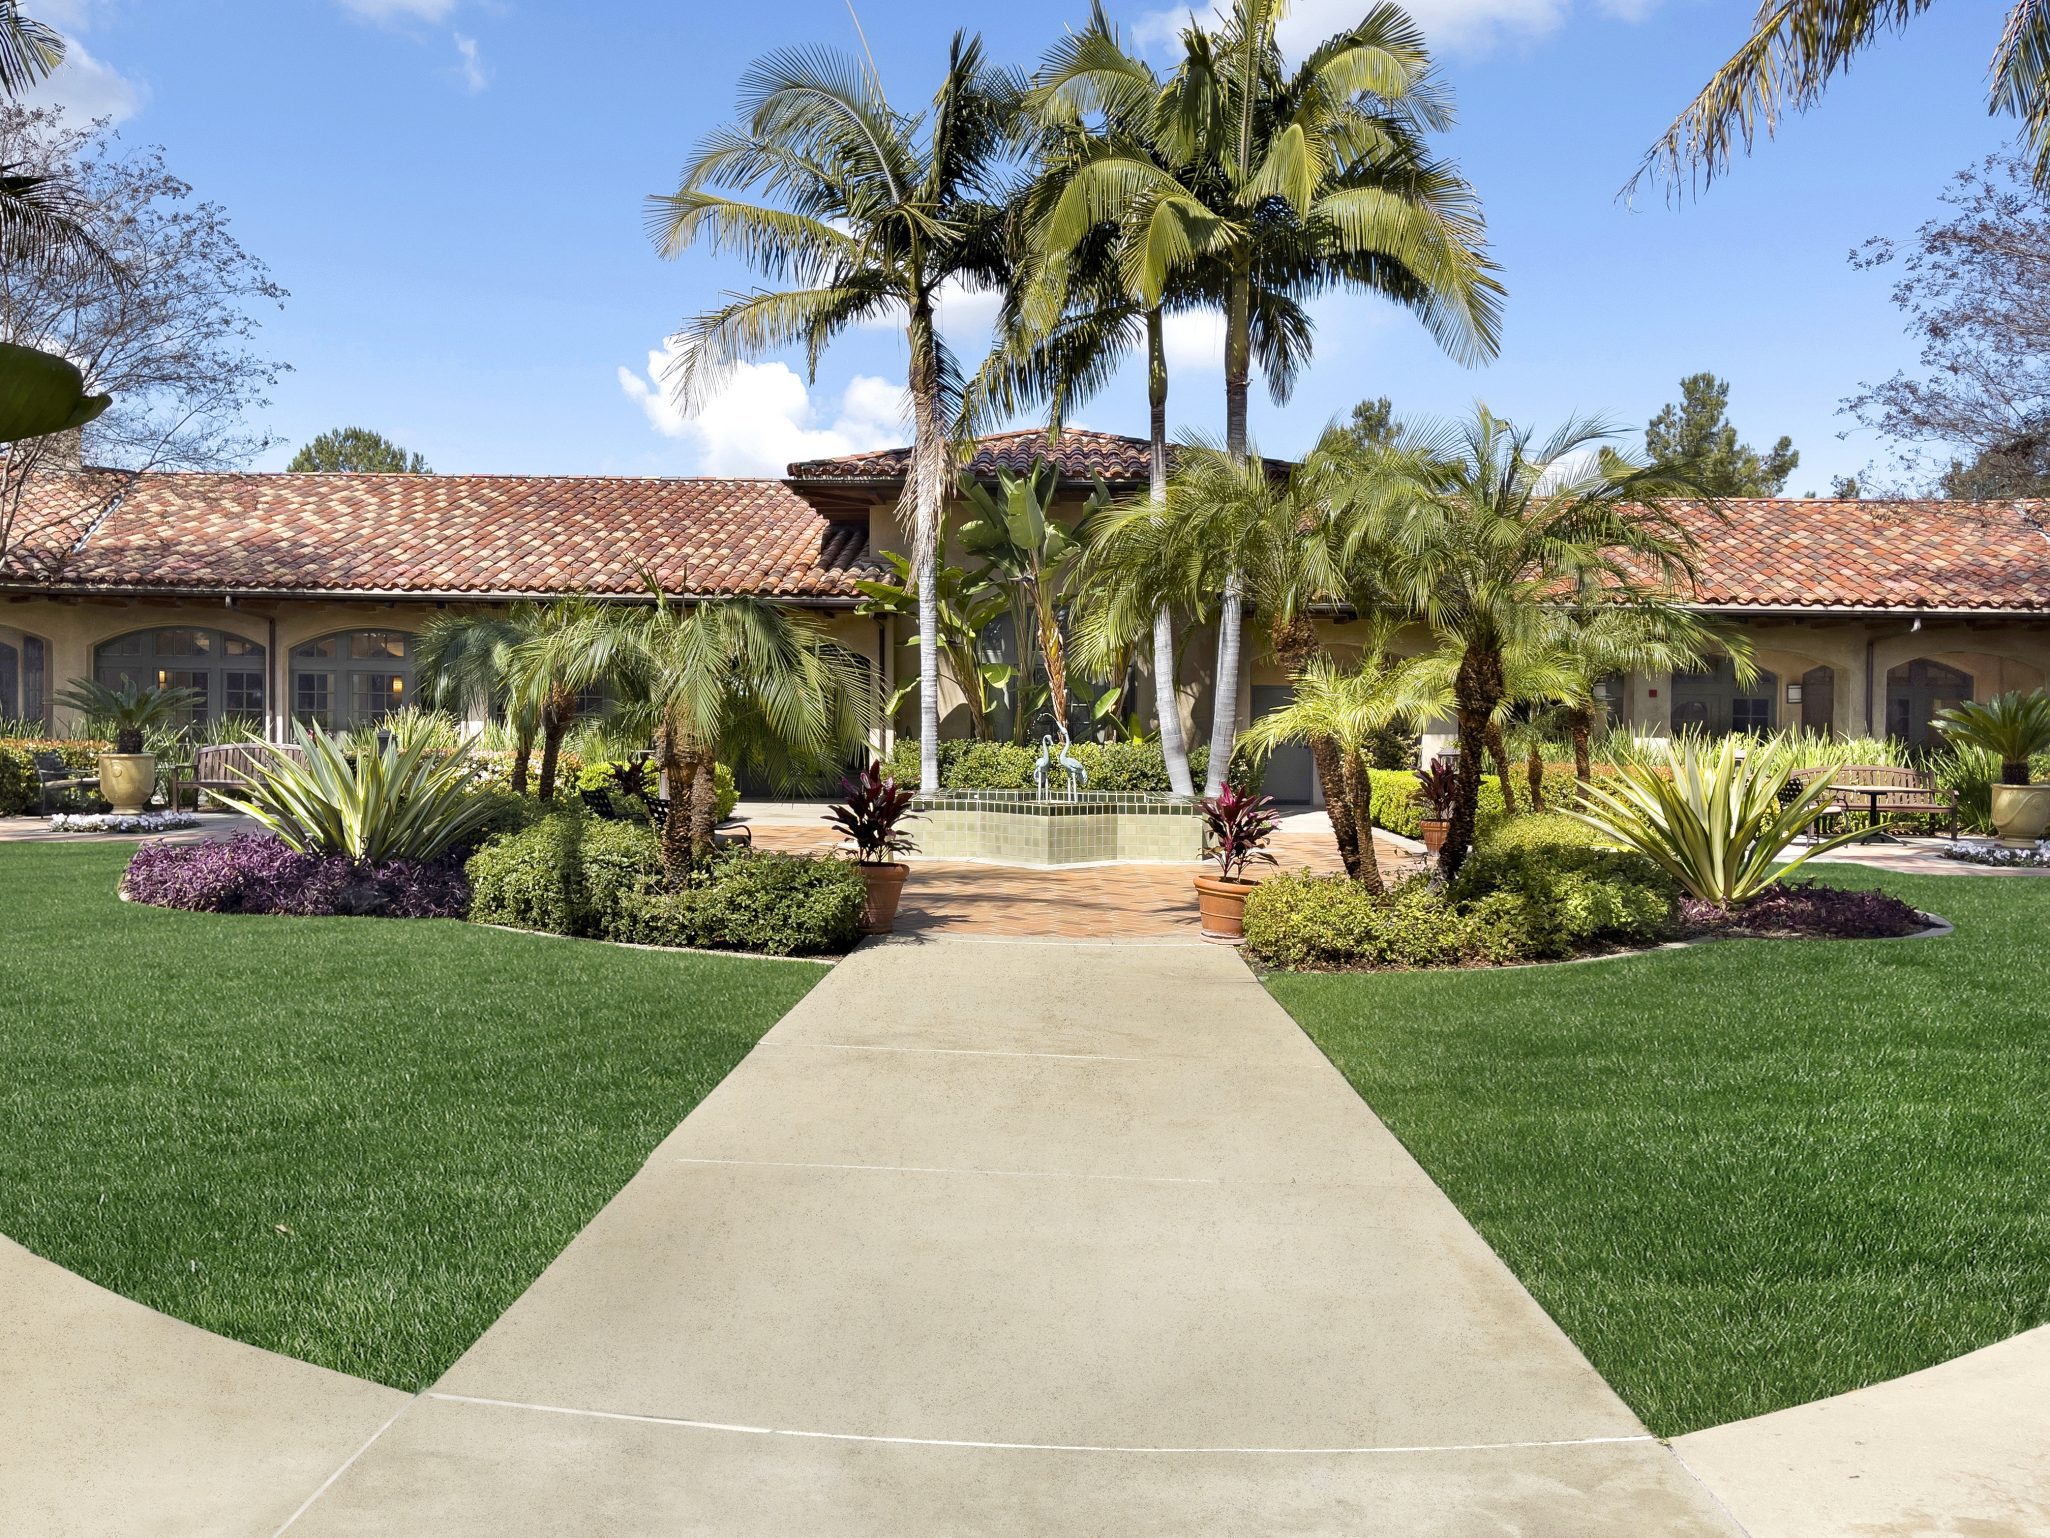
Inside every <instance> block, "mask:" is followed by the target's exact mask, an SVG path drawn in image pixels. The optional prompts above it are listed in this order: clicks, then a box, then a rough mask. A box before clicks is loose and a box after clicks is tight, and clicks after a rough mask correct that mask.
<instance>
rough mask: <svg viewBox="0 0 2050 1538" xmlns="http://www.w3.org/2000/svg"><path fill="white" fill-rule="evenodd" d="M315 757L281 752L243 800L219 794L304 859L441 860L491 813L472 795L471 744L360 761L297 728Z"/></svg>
mask: <svg viewBox="0 0 2050 1538" xmlns="http://www.w3.org/2000/svg"><path fill="white" fill-rule="evenodd" d="M293 735H294V736H295V737H297V739H298V741H299V745H300V747H302V748H303V749H304V750H305V755H306V761H305V762H304V763H303V764H302V763H297V762H295V761H293V760H292V759H289V758H287V757H286V756H285V755H284V754H282V753H280V754H276V755H274V756H272V757H271V758H270V759H269V761H268V762H266V763H264V764H263V765H261V766H260V767H258V768H257V769H256V770H255V771H254V772H253V774H252V776H251V778H250V782H249V784H248V786H247V787H246V788H245V790H244V791H243V793H242V794H241V795H234V794H231V793H226V792H221V791H215V792H214V793H213V794H214V798H215V799H216V800H218V801H220V802H221V803H222V804H223V805H225V806H230V807H233V808H234V809H235V810H236V811H238V812H245V813H247V814H248V815H249V816H251V817H253V818H255V819H256V820H257V821H258V822H259V823H261V824H262V825H263V826H264V827H265V828H267V829H269V830H270V831H271V832H272V833H275V834H276V835H277V836H278V837H279V838H281V839H283V840H284V841H285V843H286V844H288V845H289V846H290V847H292V848H293V849H297V850H299V851H300V852H302V853H304V854H327V855H346V856H347V857H348V858H350V859H352V860H357V861H360V862H362V863H365V864H373V865H374V864H381V863H383V862H384V861H387V860H432V859H435V858H436V857H438V856H440V855H443V854H446V853H447V852H448V850H449V849H450V847H451V846H453V845H454V844H455V843H456V842H457V841H458V840H459V839H461V838H463V837H464V836H465V835H467V834H470V833H473V832H475V831H476V830H477V829H478V828H479V827H480V826H482V825H483V823H484V821H485V819H486V818H488V817H489V816H490V815H491V806H490V803H489V802H488V800H486V799H485V798H484V797H481V796H478V795H476V794H475V792H474V790H473V780H474V776H473V774H472V770H471V765H470V762H469V744H467V743H465V744H463V745H462V746H461V747H459V748H457V749H455V750H454V751H448V750H445V749H437V748H435V747H434V746H433V744H432V742H431V740H430V739H429V738H427V737H425V736H421V737H417V738H415V739H414V740H413V741H412V742H411V743H409V744H407V745H406V746H404V747H401V746H399V745H398V744H397V743H392V744H389V745H387V746H385V747H383V748H370V749H367V750H365V751H363V752H359V753H357V754H356V755H355V756H354V758H353V759H352V758H351V757H350V756H349V754H348V753H346V752H345V751H344V750H343V745H342V744H341V743H340V742H338V741H337V740H336V739H335V738H333V737H330V736H329V735H328V734H327V733H326V732H324V731H322V730H321V729H320V728H319V727H317V726H316V727H314V728H313V729H312V730H311V731H308V730H307V729H306V728H304V727H296V726H295V727H294V728H293Z"/></svg>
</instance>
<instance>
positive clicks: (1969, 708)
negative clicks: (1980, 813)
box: [1932, 689, 2050, 844]
mask: <svg viewBox="0 0 2050 1538" xmlns="http://www.w3.org/2000/svg"><path fill="white" fill-rule="evenodd" d="M1932 724H1933V725H1934V726H1935V727H1936V729H1937V730H1938V731H1940V732H1942V733H1943V735H1944V737H1945V738H1946V739H1947V740H1948V741H1950V742H1951V743H1953V744H1955V745H1956V746H1958V747H1966V748H1977V749H1979V750H1980V751H1981V752H1984V753H1989V754H1991V755H1992V756H1993V757H1995V758H1997V759H1999V760H2000V778H1999V779H1998V780H1997V781H1995V782H1994V785H1993V796H1992V800H1993V808H1992V810H1993V831H1994V832H1995V833H1997V834H1998V835H1999V836H2000V838H2001V839H2002V840H2003V841H2004V842H2006V843H2011V844H2033V843H2035V842H2036V841H2037V840H2038V839H2040V838H2042V837H2043V836H2044V835H2045V834H2046V833H2050V785H2031V784H2030V783H2029V760H2030V759H2031V758H2033V757H2035V755H2036V754H2038V753H2045V752H2050V695H2045V694H2044V693H2043V691H2042V690H2040V689H2038V690H2037V691H2036V692H2035V693H2033V694H2021V693H2013V694H2001V695H1996V696H1995V697H1994V698H1992V699H1990V700H1984V701H1978V700H1965V701H1963V702H1962V703H1960V704H1956V705H1952V706H1950V707H1949V708H1948V709H1946V710H1940V711H1938V712H1937V713H1936V716H1935V719H1934V721H1933V723H1932Z"/></svg>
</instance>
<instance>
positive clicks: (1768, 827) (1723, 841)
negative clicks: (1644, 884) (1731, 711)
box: [1566, 737, 1864, 908]
mask: <svg viewBox="0 0 2050 1538" xmlns="http://www.w3.org/2000/svg"><path fill="white" fill-rule="evenodd" d="M1737 743H1738V739H1736V738H1735V737H1726V738H1724V739H1723V742H1722V744H1721V746H1720V747H1718V748H1716V749H1715V750H1714V753H1713V755H1712V756H1711V755H1710V753H1708V752H1707V751H1704V750H1702V749H1699V748H1696V747H1695V746H1694V745H1692V744H1689V745H1687V746H1684V747H1677V748H1674V749H1673V750H1672V752H1671V754H1670V763H1669V765H1668V768H1669V772H1670V778H1668V777H1667V775H1664V774H1660V773H1659V772H1658V771H1657V770H1656V769H1653V768H1649V767H1646V766H1645V765H1642V764H1630V765H1627V766H1625V767H1624V768H1623V770H1622V771H1621V772H1620V773H1618V774H1617V775H1616V776H1615V777H1614V778H1613V779H1608V780H1598V781H1595V782H1593V783H1591V784H1588V785H1585V786H1582V787H1581V792H1580V794H1581V805H1580V807H1579V808H1578V809H1577V810H1568V811H1567V813H1566V815H1567V816H1568V817H1571V818H1573V819H1574V820H1575V821H1576V822H1582V823H1585V824H1586V825H1587V826H1588V827H1590V828H1592V829H1594V831H1595V832H1597V833H1599V834H1601V835H1602V836H1603V837H1604V838H1607V839H1612V840H1614V841H1615V842H1616V843H1618V844H1620V845H1622V846H1623V847H1624V848H1625V849H1634V850H1635V851H1637V853H1639V854H1641V855H1643V856H1644V857H1645V858H1646V859H1648V860H1650V861H1651V862H1652V863H1653V864H1655V865H1657V866H1658V867H1659V868H1660V869H1661V870H1663V871H1665V872H1666V873H1667V874H1668V875H1670V876H1671V877H1672V878H1673V879H1674V880H1675V881H1677V882H1679V883H1680V885H1681V886H1682V887H1683V888H1684V889H1685V890H1686V892H1687V894H1688V895H1689V896H1690V897H1693V898H1695V899H1697V900H1698V901H1701V902H1706V903H1714V904H1715V905H1716V906H1718V907H1721V908H1732V907H1737V906H1739V905H1741V904H1743V903H1746V902H1749V901H1750V900H1751V899H1752V898H1754V897H1756V896H1757V895H1758V894H1759V893H1761V892H1763V891H1764V890H1765V889H1766V888H1767V887H1769V886H1771V885H1772V884H1773V883H1774V882H1776V881H1778V880H1779V879H1780V878H1781V877H1782V876H1785V875H1786V874H1787V873H1788V872H1790V871H1792V870H1793V869H1794V868H1795V867H1796V866H1798V865H1800V864H1802V863H1803V862H1804V861H1807V860H1810V859H1813V858H1814V857H1815V856H1816V855H1818V854H1822V853H1823V852H1825V851H1826V850H1830V849H1834V848H1836V847H1837V845H1839V844H1844V843H1848V842H1849V841H1850V840H1851V839H1853V838H1856V837H1859V836H1860V835H1861V834H1862V833H1863V832H1864V830H1863V829H1849V830H1847V831H1845V832H1843V833H1840V834H1838V835H1837V836H1836V837H1835V838H1831V839H1825V840H1822V841H1821V842H1819V843H1814V844H1810V845H1809V846H1808V847H1807V848H1806V849H1804V850H1802V851H1801V853H1800V854H1798V855H1796V856H1795V857H1794V858H1793V859H1791V860H1788V861H1787V863H1786V866H1785V868H1784V869H1781V870H1777V871H1776V870H1774V869H1773V867H1774V865H1775V864H1776V863H1777V862H1778V861H1779V860H1780V859H1781V858H1782V856H1783V855H1784V854H1785V853H1786V849H1787V846H1788V845H1789V844H1791V843H1792V842H1793V841H1794V839H1795V838H1796V837H1797V836H1798V835H1799V834H1800V833H1801V831H1802V830H1803V829H1804V828H1806V827H1807V826H1808V825H1809V823H1811V822H1813V821H1814V820H1815V817H1816V815H1817V814H1818V813H1819V812H1821V810H1822V809H1823V806H1824V804H1825V803H1826V802H1827V800H1828V798H1829V794H1830V790H1829V783H1828V776H1827V775H1818V776H1816V777H1815V778H1814V779H1813V780H1811V781H1810V782H1808V783H1807V784H1805V785H1803V786H1801V787H1800V788H1799V789H1798V790H1797V791H1796V792H1795V793H1794V794H1793V795H1792V796H1790V797H1788V798H1787V800H1786V802H1785V803H1784V804H1782V802H1781V800H1780V792H1781V790H1783V789H1784V788H1785V786H1786V783H1787V778H1788V774H1789V771H1788V770H1787V769H1786V768H1785V767H1784V766H1775V765H1771V764H1767V763H1765V762H1763V761H1762V759H1761V758H1760V757H1759V756H1757V755H1753V756H1751V757H1747V758H1739V757H1738V756H1737Z"/></svg>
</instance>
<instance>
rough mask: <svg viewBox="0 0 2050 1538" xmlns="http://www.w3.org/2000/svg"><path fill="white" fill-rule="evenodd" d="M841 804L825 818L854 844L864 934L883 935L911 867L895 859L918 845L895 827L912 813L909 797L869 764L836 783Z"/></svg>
mask: <svg viewBox="0 0 2050 1538" xmlns="http://www.w3.org/2000/svg"><path fill="white" fill-rule="evenodd" d="M840 792H841V794H842V795H844V796H846V798H847V799H846V801H845V802H843V803H842V804H840V805H838V806H835V807H834V808H833V809H832V810H831V811H830V812H828V813H827V814H826V821H827V822H830V823H832V824H833V825H834V826H835V827H837V828H838V829H839V830H840V832H841V833H842V834H843V835H844V836H845V837H847V838H849V839H852V840H853V841H854V851H855V859H856V860H857V861H858V862H859V863H860V866H861V875H862V879H863V880H865V881H866V882H867V883H868V902H867V904H866V905H865V906H864V907H863V909H862V914H861V928H862V932H863V933H864V934H871V935H886V934H888V933H889V932H890V931H891V930H892V929H893V928H895V927H896V923H897V903H898V902H899V900H900V899H901V898H902V897H903V895H904V878H905V877H906V876H908V875H910V874H911V867H910V866H908V865H906V864H904V863H903V862H902V861H901V860H897V859H894V858H892V857H893V856H895V855H900V854H911V853H914V852H916V850H917V848H918V846H917V845H916V844H914V843H913V842H912V841H911V839H910V837H909V836H908V835H906V834H905V833H903V832H902V831H900V829H899V824H901V823H902V822H904V820H905V819H906V818H909V817H914V816H916V815H917V813H915V812H913V811H912V810H911V800H912V793H911V792H910V791H908V790H905V789H903V788H902V787H900V786H899V785H898V784H897V782H896V781H895V780H893V779H891V778H889V777H888V776H887V775H885V774H884V773H883V771H882V768H881V766H880V765H878V764H874V763H871V764H870V765H869V766H868V767H867V768H866V769H864V770H862V771H861V773H859V774H856V775H850V776H848V777H847V778H846V779H844V780H842V781H841V782H840Z"/></svg>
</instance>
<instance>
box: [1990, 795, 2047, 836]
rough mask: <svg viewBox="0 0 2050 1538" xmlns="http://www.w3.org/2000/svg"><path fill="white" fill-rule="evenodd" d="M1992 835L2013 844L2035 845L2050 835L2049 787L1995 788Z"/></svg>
mask: <svg viewBox="0 0 2050 1538" xmlns="http://www.w3.org/2000/svg"><path fill="white" fill-rule="evenodd" d="M1993 831H1994V832H1995V833H1997V834H1999V835H2000V837H2001V838H2002V839H2003V840H2005V841H2006V842H2008V843H2010V844H2033V843H2035V842H2036V841H2037V840H2038V839H2040V838H2042V837H2043V836H2044V834H2045V833H2050V785H1995V786H1994V787H1993Z"/></svg>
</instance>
